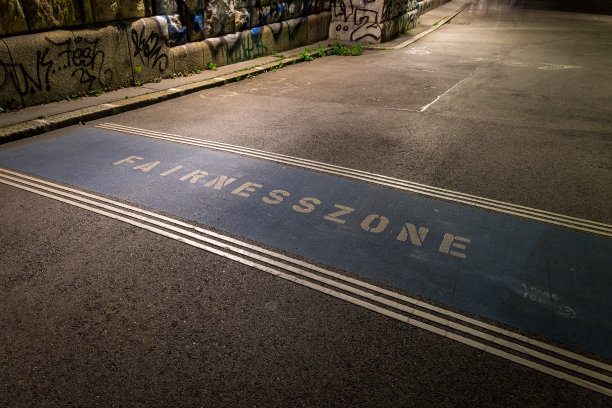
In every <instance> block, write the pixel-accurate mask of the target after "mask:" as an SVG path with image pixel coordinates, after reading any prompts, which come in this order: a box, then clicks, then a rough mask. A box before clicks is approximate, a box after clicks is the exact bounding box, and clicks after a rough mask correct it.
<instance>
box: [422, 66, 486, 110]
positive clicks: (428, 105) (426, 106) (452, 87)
mask: <svg viewBox="0 0 612 408" xmlns="http://www.w3.org/2000/svg"><path fill="white" fill-rule="evenodd" d="M476 69H478V68H476ZM474 72H476V71H472V73H471V74H470V75H468V76H467V77H465V78H463V79H462V80H461V81H459V82H457V83H456V84H455V85H453V86H451V87H450V88H449V89H447V90H446V92H444V93H443V94H442V95H440V96H438V97H437V98H436V99H434V100H433V101H431V102H430V103H428V104H427V105H425V106H423V107H422V108H421V109H420V110H419V112H424V111H426V110H427V109H428V108H429V107H430V106H431V105H433V104H434V103H436V102H438V100H440V98H442V97H443V96H444V95H446V94H447V93H449V92H450V91H452V90H453V89H455V88H456V87H457V86H459V84H461V83H462V82H463V81H465V80H466V79H468V78H470V77H471V76H472V75H473V74H474Z"/></svg>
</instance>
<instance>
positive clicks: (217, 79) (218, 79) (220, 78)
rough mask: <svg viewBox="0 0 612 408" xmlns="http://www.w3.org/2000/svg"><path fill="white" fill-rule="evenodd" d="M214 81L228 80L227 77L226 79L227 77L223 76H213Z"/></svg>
mask: <svg viewBox="0 0 612 408" xmlns="http://www.w3.org/2000/svg"><path fill="white" fill-rule="evenodd" d="M213 81H219V82H222V81H226V79H225V78H223V77H216V78H213Z"/></svg>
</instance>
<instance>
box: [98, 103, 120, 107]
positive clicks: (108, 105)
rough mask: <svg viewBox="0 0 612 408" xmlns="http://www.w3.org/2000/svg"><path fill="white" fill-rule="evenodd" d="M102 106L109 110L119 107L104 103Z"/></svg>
mask: <svg viewBox="0 0 612 408" xmlns="http://www.w3.org/2000/svg"><path fill="white" fill-rule="evenodd" d="M102 106H106V107H107V108H116V107H117V105H113V104H112V103H103V104H102Z"/></svg>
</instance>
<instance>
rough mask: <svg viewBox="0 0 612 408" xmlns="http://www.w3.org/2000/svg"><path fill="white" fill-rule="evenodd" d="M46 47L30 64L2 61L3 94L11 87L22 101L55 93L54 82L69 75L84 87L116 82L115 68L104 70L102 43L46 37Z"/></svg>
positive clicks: (102, 85)
mask: <svg viewBox="0 0 612 408" xmlns="http://www.w3.org/2000/svg"><path fill="white" fill-rule="evenodd" d="M45 41H46V42H47V46H44V47H42V49H39V50H37V51H36V57H35V58H34V60H30V61H19V62H7V61H3V60H2V59H0V78H1V82H0V92H1V91H3V90H4V89H5V88H6V87H7V86H9V84H12V86H13V87H14V89H15V91H16V92H17V93H18V94H19V96H20V97H21V99H22V102H23V98H25V97H26V96H28V95H31V96H33V95H36V94H37V93H40V92H49V91H51V90H52V83H53V78H54V77H56V76H58V75H60V74H61V73H62V72H63V73H65V72H69V77H71V78H74V79H76V80H77V81H78V83H79V84H80V85H81V88H82V87H85V88H86V89H87V90H91V89H93V88H94V86H99V87H105V86H106V85H108V84H110V83H111V82H112V80H113V70H112V68H110V67H109V68H106V69H105V68H104V60H105V53H104V51H103V50H101V49H99V39H94V40H88V39H86V38H84V37H80V36H79V37H75V38H68V39H67V40H65V41H60V42H55V41H53V40H51V39H50V38H48V37H45Z"/></svg>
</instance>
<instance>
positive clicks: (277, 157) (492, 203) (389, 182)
mask: <svg viewBox="0 0 612 408" xmlns="http://www.w3.org/2000/svg"><path fill="white" fill-rule="evenodd" d="M96 127H98V128H102V129H108V130H114V131H119V132H124V133H130V134H134V135H139V136H145V137H149V138H152V139H160V140H166V141H171V142H176V143H182V144H187V145H191V146H198V147H204V148H209V149H215V150H221V151H226V152H230V153H236V154H240V155H243V156H248V157H255V158H259V159H263V160H268V161H272V162H277V163H282V164H289V165H292V166H295V167H301V168H305V169H311V170H316V171H320V172H324V173H328V174H333V175H337V176H342V177H346V178H351V179H354V180H360V181H366V182H369V183H374V184H378V185H382V186H386V187H392V188H395V189H398V190H403V191H410V192H413V193H417V194H421V195H425V196H430V197H434V198H439V199H443V200H446V201H451V202H457V203H461V204H467V205H471V206H475V207H479V208H484V209H487V210H492V211H496V212H499V213H504V214H510V215H514V216H518V217H522V218H527V219H532V220H536V221H541V222H545V223H549V224H554V225H559V226H563V227H567V228H572V229H576V230H580V231H585V232H590V233H594V234H598V235H603V236H608V237H612V226H611V225H608V224H604V223H600V222H596V221H590V220H585V219H581V218H576V217H570V216H566V215H561V214H556V213H552V212H548V211H543V210H538V209H535V208H530V207H525V206H521V205H517V204H512V203H506V202H503V201H497V200H492V199H489V198H485V197H479V196H474V195H471V194H465V193H460V192H456V191H452V190H446V189H442V188H438V187H433V186H428V185H425V184H420V183H414V182H411V181H406V180H401V179H396V178H393V177H388V176H384V175H380V174H375V173H369V172H365V171H362V170H355V169H350V168H346V167H341V166H336V165H333V164H327V163H321V162H317V161H313V160H308V159H300V158H296V157H292V156H287V155H283V154H278V153H271V152H265V151H262V150H256V149H251V148H247V147H241V146H235V145H230V144H226V143H221V142H214V141H210V140H203V139H195V138H188V137H183V136H179V135H174V134H169V133H162V132H155V131H149V130H144V129H138V128H133V127H128V126H123V125H115V124H112V123H105V124H102V125H96Z"/></svg>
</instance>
